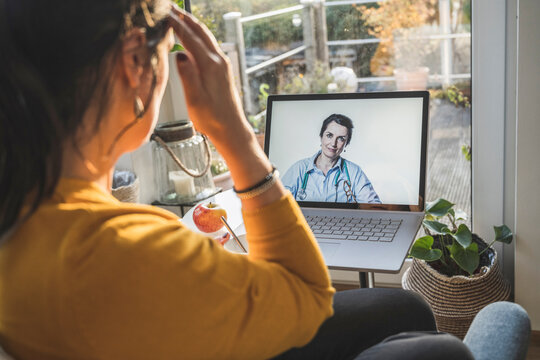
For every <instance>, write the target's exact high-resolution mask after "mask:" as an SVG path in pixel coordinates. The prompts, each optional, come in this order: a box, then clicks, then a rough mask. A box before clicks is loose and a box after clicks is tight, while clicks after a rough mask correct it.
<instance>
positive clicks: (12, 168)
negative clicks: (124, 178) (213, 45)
mask: <svg viewBox="0 0 540 360" xmlns="http://www.w3.org/2000/svg"><path fill="white" fill-rule="evenodd" d="M168 4H169V2H168V1H167V0H77V1H70V0H68V1H66V0H47V1H44V0H0V49H2V50H1V51H0V235H2V234H4V233H5V232H6V231H7V230H9V229H10V228H11V227H12V226H13V225H14V224H15V223H16V222H17V219H19V218H20V217H21V215H28V214H31V213H32V212H33V211H34V210H35V209H36V208H37V207H38V206H39V204H40V203H41V201H43V199H44V198H46V197H48V196H50V195H51V194H52V193H53V191H54V189H55V187H56V185H57V183H58V179H59V177H60V173H61V170H62V145H63V143H64V141H65V140H66V139H70V138H71V139H74V138H75V134H76V131H77V130H78V128H79V126H80V124H81V120H82V118H83V115H84V114H85V112H86V111H87V109H88V107H89V105H90V103H95V104H98V105H99V107H98V108H99V111H98V114H97V116H96V121H95V124H96V125H95V129H97V128H98V126H99V119H100V118H101V116H102V115H103V113H104V112H105V111H106V109H107V107H108V105H109V103H108V99H109V94H110V88H111V83H110V78H111V76H110V73H111V71H112V64H113V63H114V59H116V56H118V54H119V49H120V45H121V41H122V36H123V34H125V32H126V31H127V30H129V29H130V28H132V27H140V28H143V29H145V31H146V34H147V39H148V43H149V44H151V45H150V46H153V49H152V52H154V53H155V46H156V45H157V43H158V42H159V41H157V40H160V39H161V38H163V37H164V35H165V31H164V30H166V20H165V17H166V15H167V13H168V6H169V5H168ZM152 40H154V41H152ZM73 141H75V140H73ZM26 206H28V210H27V211H26V210H25V214H21V209H23V207H24V208H25V209H26Z"/></svg>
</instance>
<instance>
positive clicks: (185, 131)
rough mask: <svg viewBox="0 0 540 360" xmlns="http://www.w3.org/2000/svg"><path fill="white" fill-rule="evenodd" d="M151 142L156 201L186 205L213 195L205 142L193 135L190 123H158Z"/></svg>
mask: <svg viewBox="0 0 540 360" xmlns="http://www.w3.org/2000/svg"><path fill="white" fill-rule="evenodd" d="M152 140H153V141H152V154H153V160H154V161H153V162H154V176H155V180H156V188H157V191H158V201H159V202H161V203H162V204H167V205H176V204H189V203H194V202H197V201H200V200H203V199H206V198H207V197H209V196H212V195H214V194H215V193H216V188H215V186H214V182H213V180H212V173H211V172H210V171H208V169H209V167H210V162H211V153H210V148H209V146H208V141H207V139H206V138H204V137H203V136H201V135H200V134H198V133H196V132H195V129H194V128H193V124H192V123H191V121H189V120H181V121H175V122H169V123H164V124H160V125H158V126H157V127H156V129H155V130H154V134H153V135H152Z"/></svg>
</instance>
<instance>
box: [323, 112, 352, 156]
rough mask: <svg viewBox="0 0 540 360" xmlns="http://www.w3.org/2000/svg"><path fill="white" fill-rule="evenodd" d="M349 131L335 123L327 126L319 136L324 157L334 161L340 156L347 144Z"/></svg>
mask: <svg viewBox="0 0 540 360" xmlns="http://www.w3.org/2000/svg"><path fill="white" fill-rule="evenodd" d="M348 140H349V129H348V128H347V127H345V126H343V125H339V124H338V123H336V122H335V121H332V122H330V123H329V124H328V126H327V127H326V129H325V130H324V131H323V134H322V136H321V149H322V153H323V155H324V156H326V157H327V158H329V159H331V160H334V159H336V158H337V157H339V156H340V154H341V153H342V152H343V149H344V148H345V145H346V144H348V143H349V141H348Z"/></svg>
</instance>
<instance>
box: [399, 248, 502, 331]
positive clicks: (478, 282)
mask: <svg viewBox="0 0 540 360" xmlns="http://www.w3.org/2000/svg"><path fill="white" fill-rule="evenodd" d="M480 241H481V240H480ZM484 244H485V243H484ZM490 251H491V252H492V255H491V256H490V260H491V264H490V266H485V267H483V269H482V270H483V271H481V274H480V275H475V276H473V277H466V276H452V277H449V276H446V275H443V274H441V273H439V272H438V271H437V270H435V269H434V268H432V267H431V266H430V265H428V264H427V263H426V262H425V261H423V260H418V259H413V264H412V266H411V267H410V268H409V269H407V271H406V272H405V274H404V275H403V279H402V281H401V284H402V286H403V288H404V289H406V290H413V291H416V292H417V293H419V294H420V295H422V297H423V298H424V299H425V300H426V301H427V302H428V303H429V305H431V308H432V310H433V313H434V315H435V320H436V322H437V328H438V329H439V331H443V332H447V333H451V334H453V335H455V336H457V337H459V338H461V339H463V338H464V337H465V334H466V333H467V330H468V329H469V326H470V325H471V322H472V320H473V318H474V317H475V316H476V314H477V313H478V312H479V311H480V310H481V309H482V308H484V307H485V306H486V305H488V304H491V303H493V302H496V301H504V300H508V298H509V296H510V286H509V284H508V282H507V281H506V280H505V279H504V278H503V276H502V273H501V270H500V268H499V261H498V260H497V252H496V251H495V250H493V248H490V249H489V250H488V251H487V252H490Z"/></svg>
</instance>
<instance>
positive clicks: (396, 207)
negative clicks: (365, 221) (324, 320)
mask: <svg viewBox="0 0 540 360" xmlns="http://www.w3.org/2000/svg"><path fill="white" fill-rule="evenodd" d="M403 98H421V99H422V144H421V159H420V181H419V189H418V194H419V197H418V205H403V204H368V203H365V204H359V203H342V202H336V203H334V202H319V201H297V202H298V204H299V205H300V206H301V207H311V208H336V209H360V210H387V211H409V212H423V211H424V208H425V190H426V163H427V135H428V110H429V92H428V91H392V92H370V93H339V94H294V95H291V94H287V95H269V96H268V104H267V108H266V133H265V137H264V152H265V153H266V156H269V155H270V135H271V131H272V106H273V103H274V102H275V101H280V102H281V101H304V100H349V99H403Z"/></svg>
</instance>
